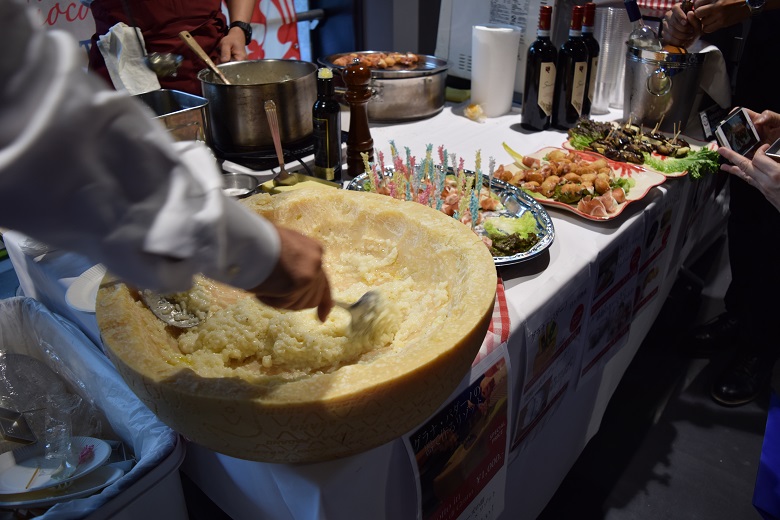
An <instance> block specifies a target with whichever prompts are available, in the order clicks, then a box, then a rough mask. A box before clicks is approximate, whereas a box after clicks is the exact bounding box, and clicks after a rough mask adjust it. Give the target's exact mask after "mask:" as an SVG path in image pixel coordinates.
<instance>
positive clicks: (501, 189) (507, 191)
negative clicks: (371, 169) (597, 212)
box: [347, 170, 555, 266]
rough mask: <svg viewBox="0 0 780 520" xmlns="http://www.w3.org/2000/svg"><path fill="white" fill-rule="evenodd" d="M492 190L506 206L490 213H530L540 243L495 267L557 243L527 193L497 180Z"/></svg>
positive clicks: (357, 183)
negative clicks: (537, 230)
mask: <svg viewBox="0 0 780 520" xmlns="http://www.w3.org/2000/svg"><path fill="white" fill-rule="evenodd" d="M450 173H453V172H452V170H450ZM465 173H466V175H470V176H473V175H474V172H471V171H466V172H465ZM383 175H384V177H386V178H387V177H390V176H391V175H392V172H391V171H385V172H383ZM367 181H368V174H366V173H362V174H360V175H358V176H357V177H355V178H354V179H352V181H350V183H349V184H348V185H347V189H348V190H353V191H368V190H366V188H365V185H366V182H367ZM488 182H489V179H488V176H487V175H485V176H483V186H487V185H488ZM490 189H491V191H492V192H493V193H495V194H496V195H497V196H498V198H499V200H500V201H501V204H502V205H503V206H504V207H503V209H500V210H497V211H495V212H491V213H493V214H495V215H496V216H506V217H511V218H520V217H522V216H523V214H524V213H526V212H531V214H532V215H533V217H534V220H536V225H537V227H538V228H539V242H537V243H536V244H534V246H533V247H532V248H531V249H529V250H528V251H524V252H522V253H517V254H515V255H512V256H494V257H493V261H494V262H495V264H496V266H502V265H512V264H517V263H520V262H524V261H526V260H530V259H531V258H534V257H536V256H538V255H540V254H541V253H542V252H543V251H544V250H546V249H547V248H548V247H550V245H551V244H552V243H553V240H555V228H554V227H553V222H552V219H551V218H550V214H549V213H547V210H545V209H544V207H543V206H542V205H541V204H539V202H537V201H536V199H534V198H533V197H531V196H530V195H528V194H526V193H525V192H524V191H523V190H521V189H519V188H517V187H515V186H512V185H511V184H508V183H506V182H503V181H500V180H498V179H493V181H492V182H491V183H490ZM475 231H477V233H479V234H485V232H484V230H483V229H482V228H481V226H477V228H476V229H475Z"/></svg>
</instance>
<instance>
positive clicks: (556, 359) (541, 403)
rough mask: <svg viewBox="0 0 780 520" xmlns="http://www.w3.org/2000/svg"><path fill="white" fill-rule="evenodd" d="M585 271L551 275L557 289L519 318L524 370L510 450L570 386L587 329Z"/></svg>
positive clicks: (527, 435)
mask: <svg viewBox="0 0 780 520" xmlns="http://www.w3.org/2000/svg"><path fill="white" fill-rule="evenodd" d="M588 274H589V271H588V270H587V269H586V270H583V271H581V272H580V273H579V274H578V275H577V276H575V277H574V278H573V279H572V280H571V282H570V283H567V284H563V283H557V282H556V281H555V280H553V281H551V283H552V284H555V286H556V287H558V286H560V287H561V290H560V291H558V293H557V294H556V295H555V296H554V297H553V298H551V299H550V301H549V302H547V303H546V304H545V305H544V306H542V307H540V308H539V309H538V310H537V311H535V312H534V313H533V314H532V315H531V316H529V317H528V319H527V320H526V321H525V325H524V327H525V345H526V347H525V352H526V354H525V372H524V377H523V381H522V387H521V390H520V399H519V401H520V405H519V411H518V413H517V418H516V423H515V428H514V430H513V431H514V434H513V439H512V450H514V449H515V448H517V447H520V449H521V451H522V449H523V447H524V446H525V445H527V444H528V442H529V441H530V440H531V439H533V437H534V436H535V435H536V432H538V431H540V430H541V426H542V425H543V424H544V423H545V422H546V420H547V418H548V417H549V416H550V415H551V413H550V412H551V411H552V410H554V409H555V406H556V404H557V403H558V402H559V401H560V398H561V397H563V395H565V393H566V390H567V389H568V388H569V387H574V386H575V384H574V383H575V378H576V377H577V375H578V367H579V358H580V353H581V351H582V345H583V340H584V334H583V332H584V331H585V330H587V323H586V321H587V310H588V303H589V302H590V284H589V283H588V279H589V276H588Z"/></svg>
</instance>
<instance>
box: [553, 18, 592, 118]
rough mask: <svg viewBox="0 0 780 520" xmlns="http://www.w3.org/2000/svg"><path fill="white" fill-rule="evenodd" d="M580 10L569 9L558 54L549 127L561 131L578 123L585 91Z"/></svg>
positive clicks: (585, 63) (585, 51)
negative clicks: (569, 14) (567, 35)
mask: <svg viewBox="0 0 780 520" xmlns="http://www.w3.org/2000/svg"><path fill="white" fill-rule="evenodd" d="M582 11H583V7H582V6H581V5H575V6H574V7H573V8H572V12H571V25H570V26H569V39H568V40H566V41H565V42H563V45H561V48H560V50H559V51H558V66H557V67H556V68H557V73H556V81H555V102H554V105H553V116H552V124H553V126H554V127H556V128H560V129H562V130H568V129H569V128H571V127H573V126H575V125H576V124H577V120H578V119H579V118H580V116H581V115H582V103H583V99H584V97H585V91H586V90H587V83H586V81H587V79H588V47H587V46H586V45H585V42H584V41H583V40H582Z"/></svg>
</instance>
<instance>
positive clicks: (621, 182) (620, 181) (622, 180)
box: [612, 177, 636, 193]
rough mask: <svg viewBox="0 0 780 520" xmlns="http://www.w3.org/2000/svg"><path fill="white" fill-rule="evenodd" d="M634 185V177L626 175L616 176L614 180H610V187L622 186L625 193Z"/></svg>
mask: <svg viewBox="0 0 780 520" xmlns="http://www.w3.org/2000/svg"><path fill="white" fill-rule="evenodd" d="M634 186H636V181H635V180H634V179H630V178H626V177H618V178H617V179H615V180H614V181H612V187H613V188H616V187H617V188H623V191H625V192H626V193H628V192H629V190H630V189H631V188H633V187H634Z"/></svg>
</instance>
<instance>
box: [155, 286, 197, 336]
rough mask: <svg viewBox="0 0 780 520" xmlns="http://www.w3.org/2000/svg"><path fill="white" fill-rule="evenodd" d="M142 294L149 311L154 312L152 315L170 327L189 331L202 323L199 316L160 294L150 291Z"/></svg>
mask: <svg viewBox="0 0 780 520" xmlns="http://www.w3.org/2000/svg"><path fill="white" fill-rule="evenodd" d="M140 294H141V299H143V301H144V303H145V304H146V306H147V307H149V310H150V311H152V314H154V315H155V316H157V318H158V319H160V321H163V322H164V323H167V324H168V325H171V326H173V327H179V328H182V329H189V328H191V327H194V326H195V325H198V324H199V323H200V322H201V319H200V318H199V317H198V316H196V315H194V314H192V313H191V312H189V311H187V310H186V309H183V308H182V306H181V304H179V303H176V302H175V301H173V300H171V299H170V298H169V297H167V296H165V295H163V294H158V293H156V292H153V291H150V290H149V289H144V290H142V291H140Z"/></svg>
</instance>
